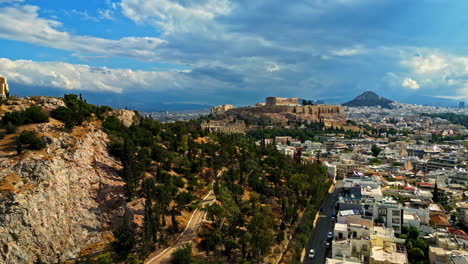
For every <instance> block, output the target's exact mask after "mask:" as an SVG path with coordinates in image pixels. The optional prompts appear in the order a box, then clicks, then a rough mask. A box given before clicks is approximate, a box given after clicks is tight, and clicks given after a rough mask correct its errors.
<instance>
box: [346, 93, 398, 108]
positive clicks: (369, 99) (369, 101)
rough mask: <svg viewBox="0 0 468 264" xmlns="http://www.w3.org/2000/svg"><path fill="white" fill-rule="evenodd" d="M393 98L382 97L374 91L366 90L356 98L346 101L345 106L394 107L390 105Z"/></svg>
mask: <svg viewBox="0 0 468 264" xmlns="http://www.w3.org/2000/svg"><path fill="white" fill-rule="evenodd" d="M391 103H393V101H392V100H389V99H387V98H384V97H381V96H379V95H377V94H376V93H374V92H372V91H366V92H364V93H362V94H361V95H359V96H358V97H356V98H354V99H353V100H351V101H349V102H347V103H344V104H343V106H350V107H359V106H380V107H383V108H392V106H391V105H390V104H391Z"/></svg>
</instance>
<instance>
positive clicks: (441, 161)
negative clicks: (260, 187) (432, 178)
mask: <svg viewBox="0 0 468 264" xmlns="http://www.w3.org/2000/svg"><path fill="white" fill-rule="evenodd" d="M457 166H460V163H459V162H458V160H457V159H455V158H451V157H440V158H434V159H430V160H428V161H427V170H428V171H432V170H440V169H445V170H452V169H455V168H456V167H457Z"/></svg>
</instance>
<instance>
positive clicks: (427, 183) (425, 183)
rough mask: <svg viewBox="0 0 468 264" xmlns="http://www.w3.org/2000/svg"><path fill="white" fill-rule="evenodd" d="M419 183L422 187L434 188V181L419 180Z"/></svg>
mask: <svg viewBox="0 0 468 264" xmlns="http://www.w3.org/2000/svg"><path fill="white" fill-rule="evenodd" d="M417 184H418V185H419V186H422V187H431V188H432V183H430V182H418V183H417Z"/></svg>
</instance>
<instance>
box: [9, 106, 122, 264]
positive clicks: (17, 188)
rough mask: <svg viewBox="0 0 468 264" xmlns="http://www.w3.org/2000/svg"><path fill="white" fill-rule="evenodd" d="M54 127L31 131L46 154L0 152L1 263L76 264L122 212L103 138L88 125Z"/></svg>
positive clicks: (112, 161) (113, 163) (118, 185)
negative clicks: (43, 144)
mask: <svg viewBox="0 0 468 264" xmlns="http://www.w3.org/2000/svg"><path fill="white" fill-rule="evenodd" d="M42 104H43V106H45V107H51V108H52V107H55V106H57V105H61V103H60V102H59V101H57V100H54V99H50V100H49V99H44V100H43V101H42ZM56 126H57V125H54V124H52V123H47V124H39V125H36V126H35V129H36V130H37V131H38V133H39V135H40V136H43V137H44V138H45V139H46V141H47V142H48V145H47V148H46V149H44V150H40V151H26V152H25V153H24V154H23V155H22V156H16V155H15V154H12V152H11V149H10V152H9V151H8V149H0V245H1V247H0V263H6V264H9V263H32V262H33V261H34V260H35V258H36V254H37V255H40V256H41V258H42V260H43V261H45V262H47V263H57V261H60V262H63V261H67V260H74V259H75V258H76V257H77V255H78V254H79V252H80V250H81V249H83V248H84V247H86V246H90V245H93V244H95V243H97V242H99V241H103V240H105V238H106V237H108V235H109V234H110V233H111V230H112V229H113V227H115V226H116V225H117V223H114V222H113V221H114V219H122V216H123V215H124V212H125V210H126V203H125V197H124V190H123V186H124V183H123V181H122V180H121V178H120V177H119V175H118V174H117V169H119V164H118V163H117V161H116V160H115V159H114V158H113V157H111V156H109V154H108V153H107V149H106V143H107V141H108V138H107V134H105V133H104V132H102V131H101V130H100V129H98V128H97V127H94V125H93V124H91V123H85V124H83V125H82V126H80V127H77V128H75V129H74V131H73V132H72V133H66V132H61V131H60V130H57V127H56ZM4 140H8V139H7V138H5V139H4ZM12 141H13V140H12ZM3 143H4V144H7V145H8V144H13V143H12V142H10V143H9V142H3ZM13 149H14V148H13ZM13 153H15V152H13Z"/></svg>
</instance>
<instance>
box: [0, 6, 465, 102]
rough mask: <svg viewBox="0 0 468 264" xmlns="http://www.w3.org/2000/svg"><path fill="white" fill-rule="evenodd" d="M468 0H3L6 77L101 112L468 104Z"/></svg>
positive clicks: (18, 87) (0, 36) (24, 90)
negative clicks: (360, 98) (295, 103)
mask: <svg viewBox="0 0 468 264" xmlns="http://www.w3.org/2000/svg"><path fill="white" fill-rule="evenodd" d="M466 10H468V2H466V1H445V0H420V1H411V0H406V1H403V0H295V1H287V2H285V1H273V0H270V1H266V0H256V1H251V0H250V1H248V0H237V1H234V0H232V1H231V0H102V1H95V0H82V1H63V0H62V1H58V0H0V12H1V15H0V47H1V49H0V74H1V75H4V76H6V77H7V78H8V79H9V82H10V85H11V88H12V92H13V93H15V94H18V95H20V96H22V95H31V94H40V95H56V94H62V93H83V94H84V95H85V96H87V97H88V98H90V99H91V101H92V102H94V103H97V104H110V105H113V106H123V104H125V105H129V106H130V107H135V108H139V109H144V110H151V109H157V108H160V107H162V105H164V104H171V103H184V104H208V105H215V104H225V103H231V104H236V105H245V104H252V103H255V102H257V101H262V100H263V98H264V97H265V96H271V95H274V96H291V97H292V96H294V97H301V98H308V99H309V98H310V99H323V98H326V99H328V100H330V101H335V102H344V101H346V100H348V99H351V98H353V97H355V96H357V95H358V94H360V93H362V92H363V91H365V90H373V91H375V92H377V93H378V94H380V95H382V96H385V97H388V98H391V99H394V100H400V101H406V102H411V101H415V100H416V99H417V98H431V97H432V98H443V99H453V100H466V99H467V98H468V45H466V43H467V41H468V32H467V31H468V17H467V16H466V15H465V12H466Z"/></svg>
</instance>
